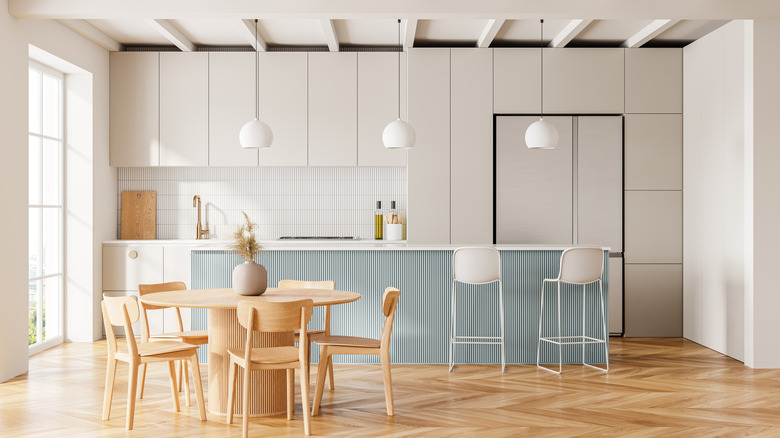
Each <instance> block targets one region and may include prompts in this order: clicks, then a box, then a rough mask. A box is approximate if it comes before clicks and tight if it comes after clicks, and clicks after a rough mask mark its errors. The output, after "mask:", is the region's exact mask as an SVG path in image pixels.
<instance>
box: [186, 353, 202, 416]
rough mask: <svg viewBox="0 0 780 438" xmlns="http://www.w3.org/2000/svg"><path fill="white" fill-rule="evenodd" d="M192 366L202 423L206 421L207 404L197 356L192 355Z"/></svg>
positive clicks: (193, 381)
mask: <svg viewBox="0 0 780 438" xmlns="http://www.w3.org/2000/svg"><path fill="white" fill-rule="evenodd" d="M190 364H191V366H190V369H191V370H192V383H193V385H194V386H195V398H196V399H197V400H198V412H199V413H200V421H206V403H205V401H204V400H203V382H202V381H201V380H200V364H199V363H198V355H197V354H193V355H192V358H191V359H190ZM189 399H190V398H189V395H187V400H188V401H189Z"/></svg>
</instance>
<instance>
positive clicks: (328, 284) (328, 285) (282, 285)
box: [279, 280, 336, 391]
mask: <svg viewBox="0 0 780 438" xmlns="http://www.w3.org/2000/svg"><path fill="white" fill-rule="evenodd" d="M279 289H327V290H336V282H334V281H329V280H326V281H303V280H281V281H280V282H279ZM324 307H325V315H324V317H323V322H322V330H309V331H308V334H309V345H311V343H312V342H314V341H316V340H317V338H318V337H319V336H322V335H325V336H327V335H329V334H330V306H324ZM298 337H299V333H298V331H297V330H296V331H295V342H298ZM307 355H308V356H309V357H311V348H309V351H308V352H307ZM320 363H322V362H320ZM328 376H330V379H329V380H328V387H329V388H330V389H331V391H332V390H333V389H334V388H335V386H334V383H335V382H334V379H333V362H328Z"/></svg>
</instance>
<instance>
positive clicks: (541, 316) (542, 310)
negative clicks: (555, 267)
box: [536, 278, 547, 368]
mask: <svg viewBox="0 0 780 438" xmlns="http://www.w3.org/2000/svg"><path fill="white" fill-rule="evenodd" d="M545 285H547V279H546V278H545V279H544V280H542V300H541V302H542V303H541V306H540V308H539V343H538V344H536V366H537V367H539V368H542V366H541V364H540V363H539V355H540V352H541V350H542V318H543V316H544V289H545V288H544V287H545Z"/></svg>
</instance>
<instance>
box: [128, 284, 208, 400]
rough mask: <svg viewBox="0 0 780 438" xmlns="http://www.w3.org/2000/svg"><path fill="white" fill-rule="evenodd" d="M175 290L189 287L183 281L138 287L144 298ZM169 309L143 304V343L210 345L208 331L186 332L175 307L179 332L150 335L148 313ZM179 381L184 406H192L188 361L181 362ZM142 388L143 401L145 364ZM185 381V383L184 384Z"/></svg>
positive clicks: (142, 373)
mask: <svg viewBox="0 0 780 438" xmlns="http://www.w3.org/2000/svg"><path fill="white" fill-rule="evenodd" d="M175 290H187V285H186V284H184V282H181V281H173V282H169V283H157V284H139V285H138V295H139V296H144V295H146V294H150V293H154V292H168V291H175ZM167 308H168V307H165V306H152V305H150V304H145V303H143V302H141V310H142V311H143V312H142V317H143V318H142V319H143V324H141V342H149V341H155V342H156V341H159V340H166V341H179V342H184V343H185V344H190V345H206V344H208V343H209V334H208V331H207V330H188V331H185V330H184V324H183V323H182V319H181V310H180V309H179V308H178V307H173V309H175V310H176V322H177V323H178V327H179V331H176V332H170V333H163V334H156V335H150V334H149V315H148V313H147V311H149V310H162V309H167ZM177 374H178V378H177V379H176V381H177V385H178V386H177V387H178V389H179V392H181V390H182V387H184V404H185V406H190V379H189V373H188V372H187V361H184V360H183V361H181V363H180V367H179V372H178V373H177ZM140 380H141V381H140V382H139V385H140V388H139V389H138V398H139V399H142V398H144V382H145V381H146V364H143V365H142V366H141V378H140ZM182 380H184V382H182ZM182 383H183V384H182Z"/></svg>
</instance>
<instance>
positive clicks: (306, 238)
mask: <svg viewBox="0 0 780 438" xmlns="http://www.w3.org/2000/svg"><path fill="white" fill-rule="evenodd" d="M289 239H294V240H349V239H354V237H352V236H282V237H280V238H279V240H289Z"/></svg>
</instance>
